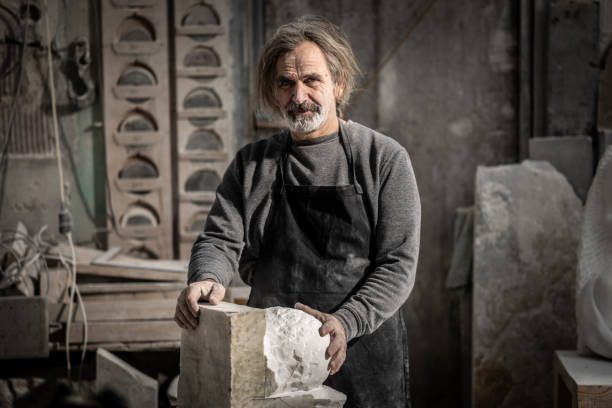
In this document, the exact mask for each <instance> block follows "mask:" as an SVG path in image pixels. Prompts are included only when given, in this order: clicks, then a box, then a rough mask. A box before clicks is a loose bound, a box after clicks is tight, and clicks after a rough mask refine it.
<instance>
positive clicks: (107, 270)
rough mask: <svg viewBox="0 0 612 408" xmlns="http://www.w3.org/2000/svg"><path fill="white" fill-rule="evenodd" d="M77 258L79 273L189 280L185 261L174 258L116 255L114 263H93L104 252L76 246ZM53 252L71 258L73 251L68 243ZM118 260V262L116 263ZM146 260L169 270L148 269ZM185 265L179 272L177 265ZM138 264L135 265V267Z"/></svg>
mask: <svg viewBox="0 0 612 408" xmlns="http://www.w3.org/2000/svg"><path fill="white" fill-rule="evenodd" d="M75 251H76V258H77V274H84V275H96V276H106V277H111V278H126V279H139V280H154V281H175V282H185V281H186V280H187V267H186V265H187V264H186V262H185V261H173V260H159V261H157V260H142V259H137V258H132V257H128V256H125V255H119V256H116V257H115V258H114V260H113V265H111V264H107V265H93V264H92V262H93V261H94V260H95V259H96V258H98V257H99V256H100V255H102V254H103V253H104V252H103V251H99V250H97V249H92V248H85V247H75ZM51 253H52V254H57V253H61V254H62V255H63V256H64V257H67V258H70V257H71V252H70V248H69V247H68V246H67V245H58V246H57V247H55V248H54V249H52V250H51ZM115 262H116V264H114V263H115ZM143 262H146V263H147V264H149V265H157V268H158V269H159V268H161V267H162V266H168V271H167V272H165V271H161V270H148V269H145V268H144V267H143V265H144V263H143ZM179 264H183V265H185V267H184V269H183V271H182V272H178V268H177V266H178V265H179ZM134 265H136V266H135V267H133V266H134Z"/></svg>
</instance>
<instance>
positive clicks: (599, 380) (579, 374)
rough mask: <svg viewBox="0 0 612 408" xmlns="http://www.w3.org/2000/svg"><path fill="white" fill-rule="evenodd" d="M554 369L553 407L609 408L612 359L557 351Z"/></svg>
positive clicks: (611, 388) (611, 386)
mask: <svg viewBox="0 0 612 408" xmlns="http://www.w3.org/2000/svg"><path fill="white" fill-rule="evenodd" d="M553 370H554V407H555V408H612V361H610V360H606V359H603V358H600V357H585V356H580V355H578V353H577V352H576V351H573V350H572V351H568V350H563V351H560V350H557V351H555V354H554V363H553Z"/></svg>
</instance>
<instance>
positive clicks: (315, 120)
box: [281, 108, 329, 133]
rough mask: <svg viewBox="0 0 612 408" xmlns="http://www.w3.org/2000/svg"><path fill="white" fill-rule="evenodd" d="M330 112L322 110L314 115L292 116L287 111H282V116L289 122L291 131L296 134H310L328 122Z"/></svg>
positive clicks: (313, 113)
mask: <svg viewBox="0 0 612 408" xmlns="http://www.w3.org/2000/svg"><path fill="white" fill-rule="evenodd" d="M311 112H312V111H311ZM328 115H329V112H328V111H324V110H323V108H320V109H319V110H318V112H312V115H295V116H294V115H291V114H289V113H288V112H287V110H282V111H281V116H282V117H283V119H285V121H286V122H287V125H288V126H289V130H290V131H292V132H296V133H310V132H314V131H315V130H317V129H319V128H320V127H321V125H323V123H325V121H326V120H327V117H328Z"/></svg>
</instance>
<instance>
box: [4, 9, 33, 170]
mask: <svg viewBox="0 0 612 408" xmlns="http://www.w3.org/2000/svg"><path fill="white" fill-rule="evenodd" d="M29 13H30V0H27V2H26V14H29ZM28 27H29V24H25V27H23V26H22V31H23V44H22V46H21V58H20V62H19V74H18V75H17V83H16V84H15V94H14V95H13V104H12V106H11V110H10V113H9V120H8V124H7V128H6V130H5V131H4V137H5V138H6V140H5V142H4V146H3V148H2V153H1V155H0V169H3V168H4V165H5V164H6V157H7V155H8V148H9V144H10V142H11V136H12V133H11V130H12V128H13V119H14V118H15V112H16V111H17V99H18V97H19V92H20V91H21V83H22V82H23V71H24V65H25V64H24V61H25V48H26V42H27V40H28Z"/></svg>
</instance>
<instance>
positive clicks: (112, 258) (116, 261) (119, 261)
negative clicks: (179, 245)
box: [91, 247, 187, 273]
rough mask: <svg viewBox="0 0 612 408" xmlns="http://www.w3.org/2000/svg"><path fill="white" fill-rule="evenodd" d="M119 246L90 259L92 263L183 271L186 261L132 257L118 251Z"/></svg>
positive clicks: (185, 267) (119, 249)
mask: <svg viewBox="0 0 612 408" xmlns="http://www.w3.org/2000/svg"><path fill="white" fill-rule="evenodd" d="M119 251H121V248H119V247H113V248H111V249H109V250H108V251H106V252H104V253H103V254H101V255H100V256H98V257H96V258H95V259H94V260H93V261H91V264H92V265H100V266H115V267H121V268H131V269H145V270H153V271H160V272H176V273H185V272H186V271H187V263H186V262H185V261H175V260H171V259H164V260H158V259H140V258H132V257H128V256H125V255H121V254H120V253H119Z"/></svg>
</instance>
